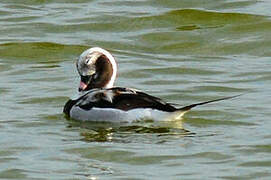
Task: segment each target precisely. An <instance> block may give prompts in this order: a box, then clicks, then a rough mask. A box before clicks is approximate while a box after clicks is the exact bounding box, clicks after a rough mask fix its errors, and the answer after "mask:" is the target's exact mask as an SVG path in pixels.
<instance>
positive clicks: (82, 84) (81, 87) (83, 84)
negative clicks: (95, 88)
mask: <svg viewBox="0 0 271 180" xmlns="http://www.w3.org/2000/svg"><path fill="white" fill-rule="evenodd" d="M87 87H88V85H87V84H86V83H84V82H82V81H80V84H79V88H78V90H79V92H80V91H84V90H85V89H86V88H87Z"/></svg>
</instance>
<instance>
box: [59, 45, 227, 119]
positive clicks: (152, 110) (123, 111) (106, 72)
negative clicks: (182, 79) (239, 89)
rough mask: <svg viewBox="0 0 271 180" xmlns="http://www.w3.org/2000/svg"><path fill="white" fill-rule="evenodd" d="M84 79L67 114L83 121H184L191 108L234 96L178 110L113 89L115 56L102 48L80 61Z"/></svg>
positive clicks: (134, 92) (129, 91)
mask: <svg viewBox="0 0 271 180" xmlns="http://www.w3.org/2000/svg"><path fill="white" fill-rule="evenodd" d="M76 67H77V70H78V72H79V74H80V76H81V81H80V86H79V96H78V97H77V98H75V99H70V100H69V101H68V102H67V103H66V104H65V107H64V110H63V112H64V113H65V114H66V115H67V116H69V117H71V118H72V119H76V120H81V121H100V122H101V121H110V122H131V121H136V120H144V119H152V120H173V119H180V118H181V117H182V116H183V114H184V113H185V112H187V111H189V110H190V109H191V108H193V107H195V106H197V105H202V104H207V103H210V102H214V101H220V100H224V99H229V98H232V97H227V98H221V99H216V100H212V101H206V102H202V103H197V104H192V105H189V106H185V107H182V108H176V107H174V106H173V105H172V104H170V103H166V102H164V101H162V100H161V99H160V98H157V97H154V96H151V95H148V94H146V93H144V92H141V91H138V90H134V89H129V88H121V87H113V84H114V81H115V79H116V74H117V65H116V61H115V59H114V57H113V56H112V55H111V54H110V53H109V52H108V51H106V50H104V49H101V48H97V47H96V48H90V49H88V50H86V51H85V52H83V53H82V54H81V56H80V57H79V59H78V60H77V62H76Z"/></svg>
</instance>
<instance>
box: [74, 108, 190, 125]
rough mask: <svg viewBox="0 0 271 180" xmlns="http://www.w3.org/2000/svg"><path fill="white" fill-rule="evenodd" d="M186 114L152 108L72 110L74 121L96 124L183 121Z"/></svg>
mask: <svg viewBox="0 0 271 180" xmlns="http://www.w3.org/2000/svg"><path fill="white" fill-rule="evenodd" d="M184 113H185V112H183V111H182V112H172V113H171V112H164V111H159V110H154V109H150V108H137V109H133V110H129V111H122V110H119V109H113V108H92V109H91V110H84V109H81V108H80V107H78V106H74V107H73V108H72V109H71V112H70V115H71V118H72V119H76V120H80V121H96V122H133V121H139V120H154V121H171V120H176V119H181V117H182V116H183V114H184Z"/></svg>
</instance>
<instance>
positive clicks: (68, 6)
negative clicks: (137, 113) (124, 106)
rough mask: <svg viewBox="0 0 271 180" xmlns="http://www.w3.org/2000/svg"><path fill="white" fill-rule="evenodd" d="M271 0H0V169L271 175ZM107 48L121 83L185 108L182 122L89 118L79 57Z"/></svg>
mask: <svg viewBox="0 0 271 180" xmlns="http://www.w3.org/2000/svg"><path fill="white" fill-rule="evenodd" d="M270 12H271V4H270V3H269V1H267V0H265V1H250V0H246V1H243V0H237V1H231V0H226V1H216V0H208V1H204V3H203V2H202V1H200V0H192V1H191V0H189V1H188V0H184V1H178V2H176V1H157V0H156V1H152V0H149V1H140V0H138V1H129V0H126V1H112V2H111V1H95V0H94V1H86V0H80V1H76V2H74V1H71V0H61V1H53V0H51V1H46V2H45V1H40V0H28V1H24V2H18V1H15V0H11V1H3V2H1V3H0V96H1V104H0V109H1V110H0V117H1V118H0V137H1V138H0V147H1V148H0V178H3V179H180V178H181V179H202V178H203V177H204V178H205V179H270V176H271V172H270V167H271V158H269V157H270V153H271V134H270V129H271V121H270V115H271V113H270V99H271V94H270V90H271V85H270V84H271V68H270V56H271V50H270V46H271V36H270V31H271V20H270V16H271V13H270ZM93 46H100V47H103V48H105V49H107V50H109V51H111V52H112V53H113V55H114V56H115V58H116V59H117V60H118V63H119V75H118V79H117V82H116V85H118V86H127V87H132V88H137V89H141V90H144V91H146V92H148V93H150V94H152V95H155V96H158V97H161V98H163V99H164V100H166V101H169V102H173V103H176V104H180V105H188V104H191V103H196V102H200V101H204V100H210V99H214V98H220V97H224V96H231V95H236V94H244V95H243V96H241V97H238V98H236V99H232V100H228V101H223V102H219V103H214V104H210V105H206V106H202V107H199V108H196V109H194V110H193V111H191V112H190V113H188V114H186V115H185V117H184V119H183V120H181V121H174V122H159V123H158V122H152V121H150V122H137V123H132V124H117V123H116V124H108V123H82V122H77V121H73V120H69V119H66V118H65V117H64V115H63V114H62V108H63V106H64V104H65V102H66V101H67V100H68V98H69V97H71V96H73V94H74V93H75V92H76V89H77V86H78V81H79V78H78V75H77V72H76V69H75V66H74V62H75V59H76V58H77V56H78V55H80V53H81V52H82V51H84V50H85V49H87V48H89V47H93Z"/></svg>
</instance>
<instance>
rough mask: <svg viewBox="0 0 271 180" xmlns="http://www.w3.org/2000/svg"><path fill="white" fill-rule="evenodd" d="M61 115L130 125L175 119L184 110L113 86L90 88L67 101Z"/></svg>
mask: <svg viewBox="0 0 271 180" xmlns="http://www.w3.org/2000/svg"><path fill="white" fill-rule="evenodd" d="M64 112H65V113H66V114H67V115H68V116H70V117H71V118H73V119H77V120H82V121H113V122H131V121H134V120H142V119H155V120H166V119H176V118H180V116H181V115H182V114H183V113H184V112H185V110H181V109H177V108H175V107H174V106H172V105H171V104H169V103H165V102H164V101H162V100H161V99H159V98H156V97H154V96H150V95H148V94H146V93H143V92H140V91H137V90H133V89H129V88H120V87H114V88H106V89H105V88H100V89H93V90H90V91H88V92H86V93H84V94H83V95H81V96H80V97H78V98H77V99H74V100H69V101H68V102H67V103H66V105H65V107H64ZM174 112H175V113H174ZM176 112H178V113H176Z"/></svg>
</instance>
